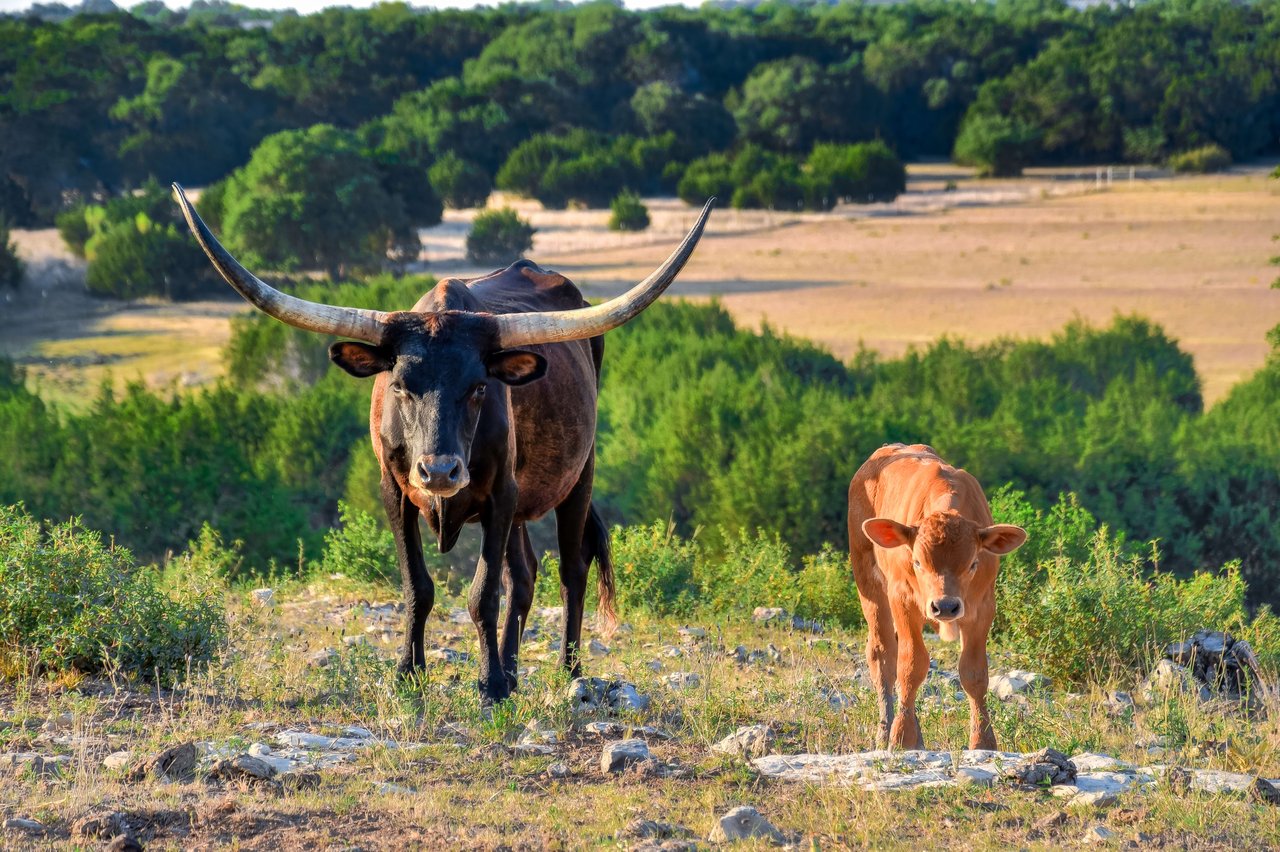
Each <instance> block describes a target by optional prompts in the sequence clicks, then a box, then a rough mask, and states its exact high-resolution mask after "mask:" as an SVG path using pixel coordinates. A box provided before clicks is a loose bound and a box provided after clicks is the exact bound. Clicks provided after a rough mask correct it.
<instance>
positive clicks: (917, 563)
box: [911, 559, 920, 571]
mask: <svg viewBox="0 0 1280 852" xmlns="http://www.w3.org/2000/svg"><path fill="white" fill-rule="evenodd" d="M911 564H912V565H913V566H914V567H915V568H916V570H917V571H918V570H919V569H920V560H919V559H912V560H911Z"/></svg>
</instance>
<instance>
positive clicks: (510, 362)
mask: <svg viewBox="0 0 1280 852" xmlns="http://www.w3.org/2000/svg"><path fill="white" fill-rule="evenodd" d="M484 366H485V368H486V369H488V371H489V375H491V376H493V377H494V378H495V379H497V380H498V381H500V382H503V383H504V384H508V385H512V386H519V385H527V384H529V382H534V381H537V380H538V379H540V378H542V377H543V376H544V375H546V373H547V359H546V358H543V357H542V356H541V355H539V354H538V353H537V352H528V351H526V350H524V349H503V350H502V351H500V352H495V353H493V354H492V355H490V356H489V357H488V358H486V359H485V362H484Z"/></svg>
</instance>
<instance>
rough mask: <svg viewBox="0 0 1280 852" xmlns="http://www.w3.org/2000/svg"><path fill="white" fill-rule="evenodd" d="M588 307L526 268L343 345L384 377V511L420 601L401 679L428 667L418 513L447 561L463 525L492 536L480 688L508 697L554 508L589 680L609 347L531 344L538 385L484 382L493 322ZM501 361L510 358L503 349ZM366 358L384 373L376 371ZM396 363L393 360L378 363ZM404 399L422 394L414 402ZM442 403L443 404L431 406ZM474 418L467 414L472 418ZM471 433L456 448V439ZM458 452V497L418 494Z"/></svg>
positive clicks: (476, 606)
mask: <svg viewBox="0 0 1280 852" xmlns="http://www.w3.org/2000/svg"><path fill="white" fill-rule="evenodd" d="M586 304H587V303H586V301H585V300H584V299H583V298H582V294H581V293H580V292H579V290H578V288H577V287H575V286H574V285H573V284H572V283H571V282H570V281H568V280H567V279H566V278H564V277H563V276H561V275H559V274H557V273H554V272H547V271H545V270H542V269H540V268H539V267H538V266H537V265H536V264H533V263H532V262H530V261H520V262H519V263H516V264H513V265H512V266H510V267H508V268H506V269H503V270H500V271H497V272H494V273H493V274H491V275H488V276H485V277H483V278H477V279H472V280H468V281H462V280H458V279H446V280H443V281H441V282H440V283H439V284H437V285H436V286H435V287H434V288H432V289H431V290H430V291H429V292H428V293H427V294H425V295H424V296H423V297H422V298H421V299H419V300H418V302H417V304H415V305H414V306H413V308H412V310H411V311H407V312H402V313H396V314H392V315H390V316H391V321H390V323H389V326H388V331H387V334H386V339H385V341H384V343H383V344H382V345H381V346H378V347H369V346H366V345H364V344H352V343H347V344H335V347H334V359H335V361H338V362H339V363H340V364H342V365H343V366H344V367H345V368H347V369H351V367H352V362H353V360H357V359H358V361H359V363H358V364H357V365H356V366H357V367H358V369H359V370H360V371H361V373H362V374H364V373H369V372H374V373H376V378H375V380H374V387H373V394H372V399H371V401H370V412H369V424H370V437H371V439H372V442H373V448H374V452H375V453H376V454H377V456H378V461H379V464H380V465H381V467H382V471H383V486H382V487H383V501H384V505H385V506H386V509H387V514H388V518H389V520H390V522H391V526H392V529H393V531H394V532H396V535H397V546H398V549H399V550H400V559H401V567H402V573H403V575H404V581H405V594H406V599H407V601H408V612H407V618H406V632H407V636H406V640H405V648H404V655H403V657H402V658H401V662H400V670H401V671H402V672H403V673H407V672H410V671H412V670H414V669H416V668H419V667H421V666H422V665H423V664H424V648H423V644H422V643H423V628H424V626H425V621H426V617H427V614H428V613H429V612H430V609H431V605H432V603H433V598H434V591H433V587H432V583H431V580H430V578H429V577H428V576H427V575H426V567H425V564H424V563H423V559H422V555H421V541H420V540H419V538H418V535H417V529H416V517H417V515H418V513H419V512H420V513H421V514H422V515H423V516H424V517H425V519H426V521H427V524H428V526H429V527H430V528H431V530H432V531H433V532H434V533H435V534H436V536H437V540H438V545H439V548H440V550H441V551H445V552H447V551H448V550H450V549H452V547H453V546H454V544H455V543H456V541H457V539H458V535H459V533H460V532H461V530H462V527H463V525H464V524H466V523H469V522H479V523H481V524H482V526H483V527H484V533H485V535H484V539H485V542H484V544H483V545H482V553H481V558H480V563H479V565H478V566H477V573H476V579H475V582H474V584H473V586H472V593H471V597H470V601H469V604H470V609H471V612H472V616H473V618H474V619H475V621H476V626H477V630H478V631H479V633H480V636H479V638H480V644H481V684H480V686H481V691H482V693H483V694H484V695H485V697H486V698H489V699H496V698H501V697H505V695H506V694H507V693H508V692H509V690H510V689H511V688H514V686H515V683H516V670H517V667H518V663H517V657H518V649H519V638H520V634H521V633H522V632H523V630H524V625H525V622H526V620H527V617H528V610H529V606H530V604H531V602H532V594H533V583H534V581H535V579H536V571H537V562H536V559H535V558H534V556H533V552H532V546H531V545H530V544H529V542H528V534H527V532H526V529H525V524H526V523H527V522H529V521H533V520H537V519H538V518H541V517H542V516H543V515H545V514H547V513H548V512H551V511H555V512H556V527H557V537H558V540H559V542H558V543H559V545H560V558H561V568H560V570H561V583H562V585H563V587H564V597H565V606H566V617H565V625H564V631H565V632H564V637H563V639H564V641H563V644H562V650H561V661H562V663H563V664H564V665H565V666H566V667H567V668H568V669H569V670H570V671H571V672H572V673H573V674H575V675H577V674H579V673H580V671H581V668H580V662H579V654H578V649H579V645H580V641H581V627H582V614H583V607H584V597H585V589H586V579H587V571H588V568H589V565H590V562H591V561H592V560H593V559H594V560H595V561H596V562H597V564H598V566H599V568H600V574H601V577H600V580H601V582H600V598H601V611H602V614H604V615H605V617H606V619H607V620H611V619H612V615H613V600H612V599H613V586H612V569H611V564H610V561H609V554H608V539H607V533H606V531H605V529H604V526H603V524H602V523H601V522H600V519H599V516H598V515H597V514H596V513H595V512H594V510H593V509H592V507H591V482H592V478H593V474H594V453H595V428H596V394H597V391H598V388H599V375H600V364H601V360H602V358H603V354H604V340H603V338H601V337H595V338H591V339H589V340H580V341H574V342H569V343H555V344H546V345H531V346H528V347H526V348H525V349H523V350H521V351H520V353H517V355H516V357H514V359H513V360H514V362H515V364H516V368H517V369H519V368H527V367H528V365H530V364H532V363H533V362H534V361H538V360H540V361H542V362H544V363H545V375H543V376H542V378H541V379H540V380H538V381H530V382H528V383H527V384H516V385H515V386H508V384H506V383H505V382H504V381H503V380H501V379H499V378H495V377H494V375H493V374H494V370H493V369H492V367H491V368H490V370H489V377H488V378H487V379H486V378H485V373H484V364H483V363H482V362H483V361H484V359H485V358H486V357H489V356H491V355H492V353H494V351H495V349H496V347H497V343H496V340H495V339H494V338H493V332H492V325H493V323H492V320H491V319H490V317H491V315H493V314H503V313H522V312H535V311H558V310H575V309H578V308H581V307H583V306H585V305H586ZM499 354H501V353H499ZM365 362H370V363H372V364H373V367H372V368H371V369H366V368H365V366H364V364H365ZM380 362H385V363H380ZM467 376H474V377H478V378H479V379H480V381H481V382H482V383H484V384H486V385H487V389H486V393H485V395H484V397H483V401H482V402H481V403H480V404H479V406H480V407H479V412H478V416H477V417H476V418H475V421H474V433H473V434H472V435H471V436H470V437H469V438H468V437H467V435H466V434H465V432H466V427H467V426H468V425H469V424H468V423H466V422H461V423H460V425H459V426H455V427H450V426H449V424H447V423H443V420H442V425H440V426H439V429H438V432H439V433H440V434H439V435H436V436H435V437H432V436H427V437H423V436H421V435H419V436H418V438H417V440H416V442H415V439H414V437H413V436H412V435H410V434H408V433H409V432H411V431H413V426H414V422H413V421H414V420H415V419H419V420H422V419H429V418H431V417H441V415H442V413H443V415H445V416H447V415H448V414H449V408H450V402H451V401H452V400H454V399H456V398H460V397H462V396H464V395H465V394H466V392H467V389H468V387H469V386H470V385H469V382H470V381H471V380H469V379H468V378H467ZM397 387H398V389H399V394H400V396H402V397H403V396H408V397H412V396H415V395H418V394H421V395H423V397H424V398H423V400H421V401H418V402H417V403H416V406H417V407H416V408H414V407H413V404H410V405H409V406H406V401H405V400H404V399H400V398H397V394H396V393H394V392H393V388H397ZM431 394H435V397H433V399H434V402H432V401H429V400H427V399H426V397H427V396H430V395H431ZM460 411H461V415H460V416H461V417H462V418H463V420H465V417H466V408H465V407H462V408H461V409H460ZM456 429H461V431H462V433H463V436H462V438H461V439H459V440H457V441H453V440H452V439H453V436H454V430H456ZM437 453H439V454H440V455H442V456H443V455H446V454H448V455H449V456H450V457H451V456H452V454H455V453H456V454H457V455H459V456H460V457H461V458H462V459H464V460H465V464H466V470H467V479H468V482H467V484H466V485H465V486H464V487H462V488H461V490H458V491H457V492H456V493H454V494H452V495H450V496H440V495H439V494H438V493H432V492H431V491H430V490H428V489H425V488H422V487H419V485H420V483H421V481H422V480H421V477H420V476H419V477H415V472H414V465H415V464H416V463H417V461H418V460H419V459H420V458H423V457H432V458H434V457H435V454H437ZM498 568H501V569H502V580H503V583H504V585H505V587H506V589H507V600H508V610H507V616H506V619H505V624H504V630H503V635H502V641H501V643H500V646H501V652H500V653H499V651H498V644H497V635H496V621H497V612H496V609H497V585H496V583H497V578H498V570H497V569H498Z"/></svg>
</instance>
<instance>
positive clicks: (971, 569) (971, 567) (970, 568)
mask: <svg viewBox="0 0 1280 852" xmlns="http://www.w3.org/2000/svg"><path fill="white" fill-rule="evenodd" d="M969 570H970V571H977V570H978V560H976V559H975V560H973V564H972V565H970V566H969Z"/></svg>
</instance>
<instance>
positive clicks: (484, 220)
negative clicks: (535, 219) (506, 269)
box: [467, 207, 533, 264]
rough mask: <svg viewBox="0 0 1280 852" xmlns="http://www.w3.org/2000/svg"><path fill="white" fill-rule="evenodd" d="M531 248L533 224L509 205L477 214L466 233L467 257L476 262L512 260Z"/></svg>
mask: <svg viewBox="0 0 1280 852" xmlns="http://www.w3.org/2000/svg"><path fill="white" fill-rule="evenodd" d="M531 248H533V226H532V225H530V224H529V223H528V222H526V221H525V220H523V219H521V218H520V217H519V216H518V215H517V214H516V211H514V210H512V209H511V208H510V207H503V208H502V209H501V210H486V211H484V212H483V213H478V214H476V218H475V220H474V221H472V223H471V233H469V234H467V259H468V260H470V261H472V262H473V263H489V264H495V263H498V264H506V263H512V262H513V261H515V260H517V259H518V258H520V257H521V256H522V255H524V253H525V252H527V251H528V250H529V249H531Z"/></svg>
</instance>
